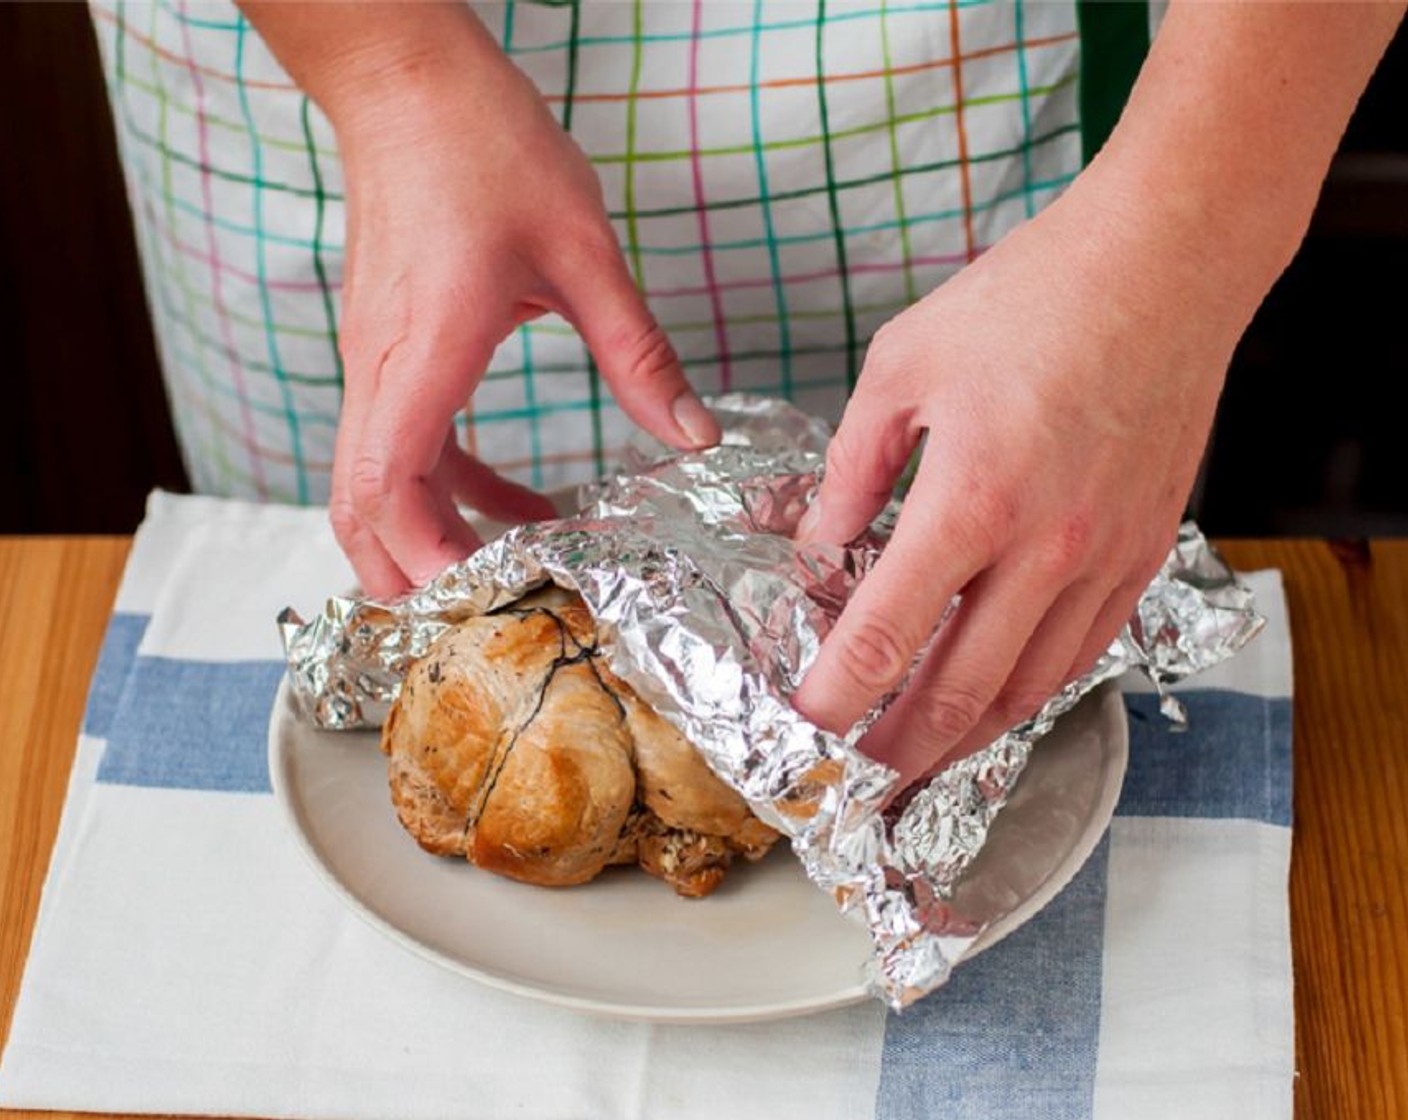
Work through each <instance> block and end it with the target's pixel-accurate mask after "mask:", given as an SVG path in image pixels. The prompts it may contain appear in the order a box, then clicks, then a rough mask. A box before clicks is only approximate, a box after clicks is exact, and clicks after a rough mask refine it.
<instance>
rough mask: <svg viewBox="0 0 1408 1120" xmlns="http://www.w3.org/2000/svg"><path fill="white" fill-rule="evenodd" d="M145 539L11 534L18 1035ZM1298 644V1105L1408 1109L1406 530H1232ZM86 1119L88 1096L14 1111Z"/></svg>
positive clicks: (10, 957) (1, 810)
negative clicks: (1393, 538)
mask: <svg viewBox="0 0 1408 1120" xmlns="http://www.w3.org/2000/svg"><path fill="white" fill-rule="evenodd" d="M127 550H128V544H127V542H126V541H125V540H121V539H96V538H70V539H65V540H52V539H37V540H15V539H12V540H5V539H3V538H0V681H3V682H4V685H3V691H2V692H0V697H3V699H0V743H3V744H4V749H3V750H0V1025H3V1027H4V1030H5V1032H6V1033H8V1028H9V1021H10V1017H11V1014H12V1012H13V1007H14V1001H15V996H16V994H17V991H18V988H19V980H20V974H21V971H22V968H23V963H24V956H25V953H26V951H27V949H28V945H29V939H30V933H31V930H32V929H33V925H34V916H35V912H36V910H37V908H38V904H39V891H40V886H41V884H42V882H43V877H44V871H45V868H46V867H47V865H48V859H49V852H50V849H51V848H52V846H53V842H54V834H55V831H56V829H57V826H58V815H59V810H60V808H61V806H62V803H63V796H64V789H65V785H66V782H67V777H68V770H69V765H70V763H71V761H72V758H73V748H74V742H75V737H76V735H77V732H78V726H79V721H80V719H81V716H82V711H83V704H84V700H85V697H86V694H87V687H88V679H89V677H90V675H91V673H92V667H93V664H94V661H95V659H96V656H97V651H98V647H99V645H100V643H101V640H102V633H103V629H104V627H105V624H106V620H107V615H108V613H109V611H110V609H111V604H112V599H113V595H114V593H115V591H116V588H117V582H118V579H119V576H120V574H121V567H122V563H123V560H124V559H125V557H126V554H127ZM1224 550H1225V552H1226V554H1227V556H1228V558H1229V559H1230V560H1231V561H1232V562H1233V563H1234V564H1235V565H1237V566H1238V567H1239V568H1244V569H1252V568H1268V567H1274V568H1280V569H1282V571H1283V573H1284V576H1285V582H1286V593H1287V599H1288V601H1289V605H1290V613H1291V629H1292V638H1293V643H1294V649H1295V672H1296V703H1295V759H1296V762H1295V781H1296V794H1295V828H1296V831H1295V838H1294V842H1293V848H1292V867H1291V925H1292V938H1293V950H1294V963H1295V970H1296V1020H1297V1024H1296V1055H1297V1065H1298V1068H1299V1071H1300V1073H1299V1077H1298V1079H1297V1082H1296V1090H1295V1101H1296V1117H1297V1118H1298V1120H1360V1118H1364V1120H1383V1118H1396V1117H1402V1116H1408V541H1404V542H1377V543H1373V544H1371V545H1355V544H1341V545H1334V546H1332V545H1329V544H1326V543H1324V542H1318V541H1275V542H1271V541H1232V542H1226V543H1225V545H1224ZM4 1115H5V1116H7V1117H8V1116H17V1117H18V1116H30V1117H33V1118H34V1120H40V1118H48V1120H56V1118H57V1120H80V1114H77V1113H51V1112H46V1113H16V1112H6V1113H4Z"/></svg>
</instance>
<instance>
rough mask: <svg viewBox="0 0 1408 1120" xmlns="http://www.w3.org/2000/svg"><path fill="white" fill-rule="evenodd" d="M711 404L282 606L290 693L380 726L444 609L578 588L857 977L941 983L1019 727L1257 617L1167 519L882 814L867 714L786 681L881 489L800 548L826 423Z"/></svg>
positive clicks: (1167, 673) (884, 797)
mask: <svg viewBox="0 0 1408 1120" xmlns="http://www.w3.org/2000/svg"><path fill="white" fill-rule="evenodd" d="M711 403H712V407H713V409H714V411H715V413H716V415H717V416H718V417H719V419H720V421H721V423H722V425H723V427H724V431H725V436H724V440H723V442H722V444H721V445H720V446H718V447H715V448H712V449H710V450H708V451H703V452H697V453H691V454H678V453H675V452H670V451H668V450H667V449H665V448H663V447H662V446H660V445H658V444H653V443H652V442H650V441H648V440H642V441H640V442H639V443H637V444H636V445H634V446H633V447H632V448H631V449H629V451H628V452H627V454H626V461H625V466H624V467H623V469H622V472H621V473H619V474H616V475H614V476H612V477H608V478H606V479H604V480H602V481H601V482H599V483H596V484H594V485H593V486H591V487H589V488H586V490H585V491H584V494H583V498H584V508H583V509H582V511H581V512H580V513H579V514H577V515H576V516H572V517H566V518H563V519H561V520H557V521H550V522H541V523H538V524H533V525H525V526H520V527H518V528H515V529H512V530H510V531H509V532H508V533H506V534H505V535H504V536H502V537H500V538H499V539H498V540H496V541H493V542H492V543H490V544H488V545H486V546H485V547H484V548H482V549H481V550H480V551H479V552H477V553H475V554H474V555H473V556H471V557H469V558H468V559H467V560H465V561H463V562H461V563H459V564H456V565H454V566H453V567H451V568H449V569H447V570H446V571H445V572H443V573H441V575H439V576H438V577H436V579H434V580H433V581H432V582H431V583H430V584H428V585H427V586H426V587H424V588H421V589H420V590H417V591H415V592H413V593H411V594H409V595H407V596H406V597H404V598H401V599H398V600H396V601H393V602H378V601H375V600H371V599H363V598H357V597H344V598H333V599H330V600H329V601H328V603H327V606H326V608H325V609H324V611H323V613H322V614H321V615H319V616H317V617H315V618H313V619H311V620H310V621H308V622H306V623H305V622H304V621H302V619H300V618H299V617H298V616H297V615H296V614H295V613H294V612H293V611H291V610H286V611H284V612H283V614H282V615H281V616H280V618H279V624H280V629H281V632H282V634H283V639H284V646H285V649H286V651H287V657H288V667H289V668H288V671H289V678H290V681H291V684H292V687H293V691H294V694H295V697H296V699H297V701H298V704H299V707H300V709H301V710H302V711H303V712H304V714H305V715H306V716H307V717H308V718H310V719H312V720H313V721H314V722H315V723H316V724H317V725H319V726H320V727H324V728H332V729H341V728H355V727H368V726H376V725H379V724H380V722H381V720H382V719H383V718H384V716H385V714H386V712H387V709H388V707H389V705H390V704H391V702H392V701H393V700H394V699H395V697H396V693H397V689H398V688H399V686H400V682H401V680H402V678H403V676H404V675H405V673H406V670H407V668H408V667H409V666H410V665H411V663H412V662H413V661H415V660H416V659H417V658H419V657H420V656H421V655H423V654H424V653H425V652H426V650H427V649H428V648H429V647H430V645H431V643H432V642H434V640H435V639H436V637H437V636H438V635H439V634H440V633H442V632H443V631H444V630H445V629H446V628H447V627H449V626H450V625H452V624H453V623H455V622H456V621H459V620H461V619H463V618H465V617H468V616H471V615H474V614H480V613H483V612H487V611H492V610H495V609H497V608H499V607H502V606H504V605H506V604H508V603H510V602H512V601H513V600H515V599H517V598H519V597H520V596H522V595H523V594H524V593H526V592H527V591H529V590H531V589H532V588H534V587H536V586H539V585H541V584H543V583H545V582H548V581H552V582H554V583H557V584H560V585H562V586H564V587H568V588H572V589H575V590H576V591H578V592H579V593H580V594H581V595H582V597H583V599H584V600H585V601H586V603H587V606H588V607H589V608H590V610H591V611H592V614H593V615H594V616H595V617H596V620H597V624H598V633H599V637H600V641H601V644H602V645H603V647H604V648H605V649H606V650H607V651H608V654H609V657H610V660H611V666H612V669H613V671H614V672H616V673H617V674H618V675H619V676H620V677H621V678H623V679H624V680H626V681H627V682H628V683H629V684H630V685H631V687H633V688H634V689H635V690H636V691H637V692H638V693H639V694H640V695H641V696H642V698H644V699H645V700H647V701H648V702H649V703H650V704H652V705H653V706H654V707H655V709H656V710H657V711H658V712H659V713H660V714H661V715H662V716H664V717H665V718H666V719H668V720H670V721H671V722H672V723H673V724H675V726H676V727H678V728H679V730H680V731H681V732H682V733H683V734H684V735H685V736H686V737H687V738H688V739H689V740H690V741H691V742H692V743H694V744H695V745H696V746H697V747H698V748H699V750H700V751H701V752H702V753H703V755H704V756H705V758H706V759H707V760H708V762H709V764H710V766H711V767H712V768H713V769H714V770H715V771H716V772H717V773H718V774H719V775H720V777H721V778H723V779H724V780H725V781H726V782H728V783H729V784H730V785H732V786H733V787H734V788H735V789H737V790H738V791H739V792H740V793H741V794H742V795H743V796H744V797H745V798H746V799H747V800H748V802H749V803H750V804H751V806H752V807H753V810H754V811H755V812H756V813H757V815H758V816H759V817H760V818H762V819H763V820H764V821H766V822H767V823H769V824H771V825H772V826H774V827H775V828H777V829H779V830H780V831H782V832H783V833H785V834H786V835H787V836H788V837H789V838H790V839H791V841H792V847H793V850H794V852H795V853H796V855H797V857H798V858H799V859H800V861H801V862H802V864H803V866H804V867H805V869H806V872H807V874H808V876H810V878H811V879H812V881H813V882H815V883H816V885H817V886H818V887H819V888H821V889H823V890H825V891H827V892H829V893H830V894H831V895H832V897H833V898H834V899H835V901H836V903H837V905H838V906H839V907H840V908H841V909H842V910H843V911H847V912H857V913H858V914H859V915H860V916H861V917H862V918H863V920H864V922H865V924H866V926H867V927H868V929H869V931H870V934H871V937H872V940H873V942H874V948H875V953H874V959H873V968H872V972H871V982H872V990H873V991H874V992H875V994H877V995H878V996H880V997H881V998H883V999H884V1000H885V1001H886V1002H888V1003H889V1004H890V1005H891V1006H893V1007H896V1008H899V1007H903V1006H906V1005H908V1004H910V1003H912V1002H913V1001H914V1000H916V999H918V998H919V997H921V996H923V995H924V994H926V993H927V992H929V991H932V990H933V989H934V988H936V987H937V986H939V985H940V984H942V983H943V982H944V980H945V979H946V978H947V977H948V974H949V970H950V969H951V968H952V966H953V964H954V963H955V962H956V961H958V960H959V959H960V958H961V957H962V955H963V953H964V951H965V950H966V949H967V948H968V946H969V945H971V944H972V942H973V941H974V940H975V939H976V938H977V936H978V935H979V933H981V931H982V924H981V923H980V922H976V921H974V920H972V919H970V918H968V917H965V915H963V914H962V913H960V912H958V911H957V910H956V909H955V908H954V907H953V906H952V905H950V903H949V901H948V900H949V899H950V897H951V895H952V891H953V888H954V886H955V884H956V883H957V882H958V880H959V878H960V876H961V875H962V872H963V870H964V869H965V868H966V867H967V866H968V864H969V863H970V862H971V861H972V859H973V857H974V856H975V855H976V854H977V852H978V851H979V850H980V849H981V848H982V846H983V843H984V841H985V840H986V838H987V834H988V829H989V827H990V826H991V824H992V821H993V819H994V817H995V816H996V814H997V813H998V811H999V810H1000V809H1001V808H1002V806H1003V805H1004V804H1005V803H1006V800H1007V797H1008V795H1009V793H1010V792H1011V790H1012V788H1013V786H1014V784H1015V783H1016V781H1017V778H1018V777H1019V775H1020V774H1021V772H1022V768H1023V766H1024V765H1025V763H1026V760H1027V756H1028V754H1029V752H1030V751H1031V748H1032V744H1033V743H1034V742H1035V741H1036V740H1037V739H1039V738H1040V737H1041V736H1042V735H1043V734H1045V733H1046V732H1047V731H1048V730H1049V729H1050V728H1051V726H1052V723H1053V722H1054V721H1055V720H1056V718H1057V717H1059V716H1060V715H1061V713H1063V712H1065V711H1066V710H1068V709H1069V708H1070V707H1072V706H1073V705H1074V704H1075V703H1076V702H1077V701H1078V700H1079V699H1080V698H1081V697H1082V696H1084V695H1085V694H1086V693H1087V692H1089V691H1090V690H1091V689H1092V688H1094V687H1095V686H1096V685H1097V684H1099V683H1100V682H1102V681H1104V680H1107V679H1109V678H1111V677H1114V676H1117V675H1119V674H1121V673H1123V672H1125V671H1126V670H1128V669H1130V668H1140V669H1143V670H1144V671H1145V672H1146V673H1148V675H1149V676H1150V677H1151V679H1152V680H1153V681H1154V682H1155V684H1156V685H1158V686H1159V688H1160V690H1161V691H1162V690H1163V686H1164V685H1166V684H1168V683H1170V682H1172V681H1175V680H1178V679H1180V678H1182V677H1184V676H1186V675H1188V674H1189V673H1192V672H1196V671H1198V670H1200V669H1203V668H1206V667H1208V666H1210V665H1213V664H1215V663H1217V662H1218V661H1221V660H1223V659H1224V658H1226V657H1228V656H1230V655H1231V654H1232V653H1234V652H1235V651H1236V650H1237V649H1239V648H1240V647H1241V646H1242V645H1243V644H1245V643H1246V642H1247V641H1248V640H1249V639H1250V638H1251V637H1252V636H1253V635H1254V634H1255V633H1256V632H1257V630H1258V629H1259V628H1260V626H1261V619H1260V618H1259V617H1258V616H1257V615H1256V613H1255V612H1254V610H1253V609H1252V604H1251V595H1250V593H1249V592H1248V591H1247V590H1246V588H1245V587H1244V586H1242V585H1241V584H1240V583H1238V582H1237V580H1236V579H1235V577H1234V576H1233V574H1232V573H1231V571H1230V570H1229V569H1228V568H1227V567H1226V565H1225V564H1224V563H1223V562H1222V561H1221V559H1220V558H1218V557H1217V556H1216V554H1215V553H1214V552H1213V551H1212V550H1211V548H1210V547H1209V545H1208V544H1207V542H1206V541H1205V540H1204V539H1203V537H1202V535H1201V534H1200V533H1199V532H1198V530H1197V529H1196V527H1194V526H1193V525H1191V524H1189V525H1185V526H1184V527H1183V528H1182V530H1181V531H1180V533H1179V539H1178V544H1177V546H1176V547H1175V549H1174V550H1173V552H1172V553H1171V554H1170V556H1169V558H1168V561H1167V563H1166V564H1165V565H1164V568H1163V570H1162V571H1161V572H1160V573H1159V575H1158V577H1157V578H1156V579H1155V580H1154V581H1153V583H1152V584H1151V585H1150V587H1149V589H1148V591H1147V592H1146V593H1145V595H1144V597H1143V599H1142V601H1141V602H1140V604H1139V609H1138V612H1137V614H1136V617H1135V618H1134V619H1132V620H1131V623H1130V625H1129V626H1128V627H1126V629H1125V631H1124V633H1123V634H1121V636H1120V637H1119V638H1118V639H1117V640H1116V641H1115V642H1114V643H1113V644H1112V645H1111V646H1110V649H1109V650H1108V651H1107V652H1106V654H1105V655H1104V656H1103V657H1102V658H1101V659H1100V661H1099V663H1098V664H1097V665H1096V666H1095V667H1094V668H1093V669H1092V671H1091V672H1090V673H1089V674H1087V676H1085V677H1084V678H1082V679H1081V680H1079V681H1077V682H1074V683H1073V684H1071V685H1069V686H1067V687H1066V688H1065V689H1063V690H1062V691H1061V692H1060V693H1059V694H1057V695H1056V696H1054V697H1052V698H1051V700H1050V702H1049V703H1048V704H1047V705H1046V706H1045V707H1044V708H1043V709H1042V711H1041V712H1040V713H1039V714H1038V715H1037V716H1036V717H1035V718H1033V719H1032V720H1029V721H1028V722H1027V723H1024V724H1022V725H1021V726H1019V727H1017V728H1014V729H1013V730H1012V731H1009V732H1008V733H1007V734H1005V735H1003V736H1002V737H1001V738H1000V739H999V740H998V741H997V742H995V743H993V744H992V745H991V746H989V747H987V748H985V749H984V750H982V751H980V752H979V753H977V754H975V755H973V756H971V757H969V758H966V759H964V760H962V761H960V762H957V763H954V764H952V765H950V766H949V767H947V768H946V769H945V770H943V771H941V772H940V773H939V774H938V775H937V776H936V777H934V778H932V779H930V780H928V781H927V782H926V783H925V784H923V786H922V788H920V789H919V790H917V791H907V792H906V793H905V795H904V797H902V798H900V799H899V800H897V801H895V805H900V806H902V808H899V809H895V808H893V807H892V808H891V809H890V810H889V812H888V813H887V812H886V811H885V809H886V805H887V803H889V802H890V801H891V800H892V799H891V795H892V793H894V792H896V791H895V790H894V786H895V784H896V782H897V780H898V778H897V775H896V774H895V772H894V771H893V770H891V769H889V768H888V767H886V766H884V765H882V764H880V763H878V762H875V761H873V760H871V759H870V758H868V757H866V756H865V755H864V754H862V753H861V752H860V750H858V749H857V746H856V743H857V740H858V739H859V738H860V736H861V735H862V734H863V731H864V729H865V728H866V727H867V726H868V725H869V723H870V722H871V721H872V720H873V718H874V716H875V715H876V714H878V713H872V715H871V718H870V719H868V720H865V721H862V723H861V724H860V725H858V726H857V728H855V729H853V730H852V732H851V733H850V734H848V735H846V736H844V737H843V736H838V735H833V734H830V733H828V732H825V731H821V730H819V729H818V728H816V727H814V726H812V725H811V724H810V723H808V722H807V721H806V720H805V719H803V718H802V717H801V716H800V715H799V714H798V713H797V712H796V711H794V710H793V708H792V706H791V704H790V703H789V697H790V696H791V695H792V694H793V692H794V691H795V690H796V688H797V686H798V684H799V683H800V681H801V679H802V677H803V675H804V674H805V672H806V670H807V668H808V666H809V665H810V664H811V662H812V660H813V659H814V657H815V656H816V652H817V648H818V646H819V644H820V642H821V640H822V638H823V637H824V636H825V634H826V633H827V631H828V630H829V628H830V626H831V624H832V623H833V622H834V621H835V619H836V618H837V617H838V616H839V614H840V611H841V608H842V607H843V606H844V605H845V603H846V601H847V599H848V598H849V596H850V594H851V592H852V590H853V589H854V588H855V586H856V583H857V581H858V580H859V579H861V578H862V577H863V576H864V574H865V573H866V571H867V570H868V569H869V568H870V567H871V565H872V564H873V563H874V561H875V559H876V558H877V557H878V556H879V554H880V551H881V550H882V549H883V547H884V544H885V540H886V538H887V536H888V532H889V528H890V526H892V525H893V520H894V514H895V507H892V508H891V509H889V510H887V511H886V513H885V514H884V515H882V516H881V517H880V518H879V519H878V520H877V522H876V524H875V526H873V527H872V529H871V530H870V532H869V533H868V534H867V535H866V536H864V537H862V538H861V539H859V540H857V541H854V542H852V543H851V544H850V545H848V546H846V547H844V548H841V547H832V546H809V547H807V548H805V549H799V548H797V547H795V546H794V545H793V543H792V540H791V537H792V534H793V532H794V530H795V528H796V525H797V522H798V520H799V519H800V517H801V515H802V513H803V511H804V510H805V509H806V508H807V505H808V503H809V502H810V501H811V499H812V497H813V495H814V494H815V492H816V490H817V487H818V485H819V482H820V478H821V474H822V469H823V461H824V455H825V449H826V443H827V439H828V437H829V430H828V429H827V427H826V426H825V425H824V424H822V423H821V422H820V421H817V420H815V419H813V418H811V417H808V416H806V415H804V414H802V413H801V412H799V411H797V410H796V409H794V408H793V407H791V406H790V405H788V404H786V403H785V402H782V401H776V400H769V399H761V398H753V397H748V396H744V395H740V394H733V395H728V396H724V397H719V398H716V399H715V400H714V401H713V402H711ZM1165 695H1167V694H1165ZM1171 710H1174V709H1173V708H1171ZM1175 714H1176V710H1175Z"/></svg>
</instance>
